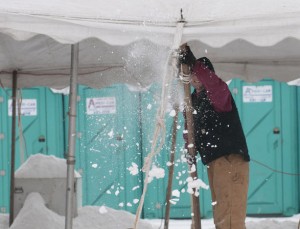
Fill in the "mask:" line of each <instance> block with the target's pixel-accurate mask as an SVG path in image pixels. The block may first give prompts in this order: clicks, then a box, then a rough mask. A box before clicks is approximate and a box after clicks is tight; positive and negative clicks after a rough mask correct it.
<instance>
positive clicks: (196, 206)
mask: <svg viewBox="0 0 300 229" xmlns="http://www.w3.org/2000/svg"><path fill="white" fill-rule="evenodd" d="M185 46H186V44H183V45H182V46H181V49H184V48H185ZM182 72H183V74H185V75H189V73H190V70H189V67H188V66H187V65H186V64H182ZM191 101H192V99H191V86H190V84H184V102H185V106H186V109H185V110H186V122H187V130H188V144H191V145H193V146H195V136H194V121H193V113H192V102H191ZM188 153H189V155H190V156H191V157H192V158H195V157H196V153H197V152H196V150H195V147H189V148H188ZM193 165H194V166H195V171H193V172H192V173H191V174H190V176H191V177H192V178H193V180H195V179H197V178H198V174H197V162H196V160H194V162H193ZM191 167H192V165H189V168H190V169H191ZM195 191H196V190H195V189H194V192H195ZM199 192H200V191H199ZM199 197H200V195H199V196H196V195H195V194H192V213H193V214H192V229H201V213H200V198H199Z"/></svg>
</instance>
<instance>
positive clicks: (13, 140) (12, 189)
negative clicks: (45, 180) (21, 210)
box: [9, 71, 18, 226]
mask: <svg viewBox="0 0 300 229" xmlns="http://www.w3.org/2000/svg"><path fill="white" fill-rule="evenodd" d="M17 78H18V72H17V71H13V83H12V84H13V88H12V119H11V120H12V121H11V156H10V206H9V207H10V211H9V226H11V225H12V223H13V221H14V203H15V198H14V192H15V154H16V110H17V108H16V105H17Z"/></svg>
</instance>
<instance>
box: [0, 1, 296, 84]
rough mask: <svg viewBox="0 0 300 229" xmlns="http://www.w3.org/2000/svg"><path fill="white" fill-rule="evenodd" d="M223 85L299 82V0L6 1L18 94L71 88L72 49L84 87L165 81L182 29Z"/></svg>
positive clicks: (2, 42)
mask: <svg viewBox="0 0 300 229" xmlns="http://www.w3.org/2000/svg"><path fill="white" fill-rule="evenodd" d="M181 9H182V15H183V18H184V20H185V21H186V24H185V27H184V30H183V40H182V41H183V42H188V44H189V45H190V46H191V48H192V50H193V51H194V53H195V55H196V56H197V57H201V56H207V57H208V58H210V59H211V61H212V62H213V64H214V66H215V68H216V71H217V74H218V75H219V76H220V77H222V78H223V79H224V80H228V79H231V78H234V77H239V78H242V79H244V80H247V81H257V80H259V79H261V78H273V79H277V80H280V81H290V80H293V79H296V78H299V77H300V52H299V50H300V42H299V40H300V4H299V3H298V2H297V1H296V0H276V1H274V0H264V1H261V0H251V1H249V0H242V1H236V0H227V1H219V0H202V1H196V0H164V1H158V0H130V1H123V0H111V1H103V0H88V1H86V0H76V1H74V0H53V1H40V0H30V1H24V0H23V1H21V0H10V1H6V0H0V80H1V82H2V84H3V85H4V86H7V87H10V86H11V72H12V71H13V70H18V71H19V74H18V76H19V78H18V85H19V87H31V86H49V87H55V88H62V87H65V86H67V85H68V84H69V77H70V70H69V69H70V44H74V43H77V42H79V43H80V54H79V83H82V84H86V85H89V86H93V87H104V86H108V85H110V84H112V83H128V84H131V85H135V86H141V87H146V86H148V85H149V84H151V83H152V82H154V81H160V80H161V77H162V75H163V74H162V71H163V69H164V65H165V63H166V59H167V55H168V52H169V51H170V48H171V45H172V41H173V38H174V33H175V31H176V24H177V22H178V20H180V19H181V14H180V10H181Z"/></svg>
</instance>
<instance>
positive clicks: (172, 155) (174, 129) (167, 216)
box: [164, 105, 179, 229]
mask: <svg viewBox="0 0 300 229" xmlns="http://www.w3.org/2000/svg"><path fill="white" fill-rule="evenodd" d="M174 110H175V116H174V120H173V127H172V146H171V152H170V163H171V165H170V167H169V178H168V188H167V194H166V213H165V225H164V229H168V228H169V220H170V207H171V206H170V199H171V192H172V183H173V174H174V161H175V148H176V137H177V123H178V112H179V107H178V105H174Z"/></svg>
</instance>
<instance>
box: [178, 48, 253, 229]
mask: <svg viewBox="0 0 300 229" xmlns="http://www.w3.org/2000/svg"><path fill="white" fill-rule="evenodd" d="M179 61H180V63H181V64H187V65H188V66H190V70H191V80H190V83H191V85H192V86H193V87H194V88H195V90H194V91H193V93H192V95H191V98H192V106H193V109H194V112H193V119H194V135H195V136H194V138H195V148H196V151H197V152H199V154H200V156H201V160H202V163H203V164H204V165H207V172H208V180H209V185H210V190H211V196H212V203H213V204H212V205H213V215H214V223H215V226H216V229H245V228H246V227H245V219H246V209H247V195H248V183H249V163H248V162H249V161H250V157H249V154H248V148H247V143H246V139H245V135H244V132H243V129H242V125H241V121H240V118H239V114H238V110H237V107H236V105H235V102H234V99H233V97H232V95H231V92H230V90H229V88H228V86H227V84H226V83H225V82H224V81H223V80H221V79H220V78H219V77H218V76H217V75H216V74H215V71H214V67H213V65H212V63H211V62H210V60H209V59H208V58H206V57H202V58H199V59H197V60H196V58H195V56H194V55H193V53H192V52H191V50H190V48H189V47H188V46H187V47H186V48H185V50H183V51H181V53H180V56H179Z"/></svg>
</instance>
